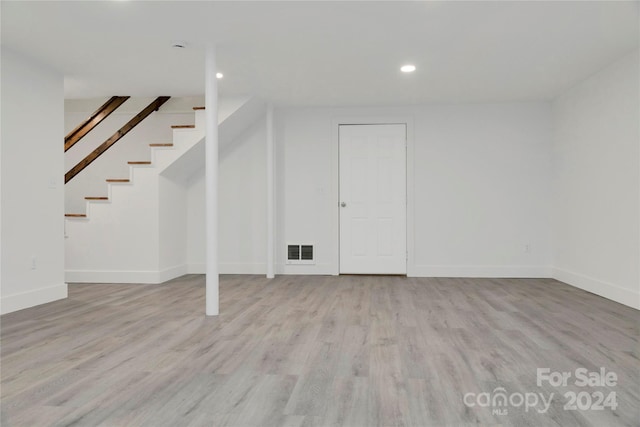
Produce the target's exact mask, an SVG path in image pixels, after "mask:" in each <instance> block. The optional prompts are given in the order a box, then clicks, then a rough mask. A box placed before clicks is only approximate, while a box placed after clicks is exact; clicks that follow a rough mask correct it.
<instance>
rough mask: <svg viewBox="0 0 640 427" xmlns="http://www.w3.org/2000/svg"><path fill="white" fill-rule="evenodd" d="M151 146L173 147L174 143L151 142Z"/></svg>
mask: <svg viewBox="0 0 640 427" xmlns="http://www.w3.org/2000/svg"><path fill="white" fill-rule="evenodd" d="M149 147H173V144H171V143H169V144H149Z"/></svg>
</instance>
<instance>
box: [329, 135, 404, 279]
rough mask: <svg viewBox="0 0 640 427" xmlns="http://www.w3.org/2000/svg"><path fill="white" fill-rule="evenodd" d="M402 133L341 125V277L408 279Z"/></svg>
mask: <svg viewBox="0 0 640 427" xmlns="http://www.w3.org/2000/svg"><path fill="white" fill-rule="evenodd" d="M406 135H407V129H406V125H404V124H392V125H340V137H339V144H340V152H339V156H340V200H339V204H340V207H339V208H338V209H339V210H340V273H342V274H406V273H407V243H406V242H407V228H406V227H407V215H406V208H407V178H406V176H407V173H406V168H407V154H406Z"/></svg>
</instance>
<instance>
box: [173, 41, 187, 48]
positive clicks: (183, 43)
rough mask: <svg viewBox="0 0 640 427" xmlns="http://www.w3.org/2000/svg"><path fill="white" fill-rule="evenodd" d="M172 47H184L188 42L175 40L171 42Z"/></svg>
mask: <svg viewBox="0 0 640 427" xmlns="http://www.w3.org/2000/svg"><path fill="white" fill-rule="evenodd" d="M171 47H173V48H176V49H184V48H185V47H187V43H186V42H173V43H171Z"/></svg>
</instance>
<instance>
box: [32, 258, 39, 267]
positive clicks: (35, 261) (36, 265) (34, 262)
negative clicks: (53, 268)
mask: <svg viewBox="0 0 640 427" xmlns="http://www.w3.org/2000/svg"><path fill="white" fill-rule="evenodd" d="M31 269H32V270H37V269H38V258H36V257H31Z"/></svg>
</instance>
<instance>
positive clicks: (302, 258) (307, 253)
mask: <svg viewBox="0 0 640 427" xmlns="http://www.w3.org/2000/svg"><path fill="white" fill-rule="evenodd" d="M313 252H314V251H313V245H312V244H307V243H305V244H289V245H287V264H304V265H309V264H315V263H316V262H315V259H314V253H313Z"/></svg>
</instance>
